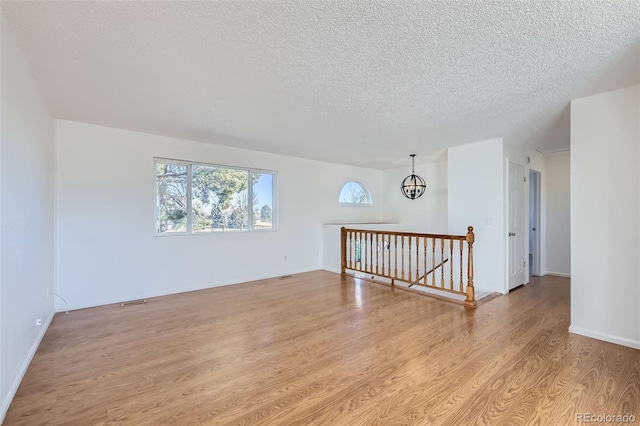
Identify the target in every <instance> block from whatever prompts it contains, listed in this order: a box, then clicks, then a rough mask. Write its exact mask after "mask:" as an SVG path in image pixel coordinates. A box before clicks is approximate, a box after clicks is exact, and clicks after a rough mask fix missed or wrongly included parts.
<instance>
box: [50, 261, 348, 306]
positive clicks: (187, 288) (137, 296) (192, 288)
mask: <svg viewBox="0 0 640 426" xmlns="http://www.w3.org/2000/svg"><path fill="white" fill-rule="evenodd" d="M317 270H319V269H293V270H288V271H283V272H281V273H279V274H278V275H273V276H269V277H264V276H260V275H256V276H249V277H244V278H243V279H242V280H236V281H227V282H222V283H207V284H200V285H194V286H185V287H180V288H172V289H164V290H160V291H150V292H141V293H133V294H125V295H121V296H118V297H113V298H108V299H102V300H91V301H87V302H84V303H80V304H77V303H73V302H71V303H70V304H69V307H68V309H69V311H75V310H78V309H86V308H95V307H97V306H104V305H113V304H120V303H122V302H126V301H129V300H139V299H151V298H154V297H161V296H170V295H172V294H180V293H189V292H191V291H199V290H208V289H211V288H216V287H225V286H229V285H236V284H246V283H250V282H253V281H261V280H269V279H272V278H277V277H280V276H283V275H295V274H303V273H305V272H312V271H317ZM338 273H340V272H338ZM63 297H64V296H63ZM56 302H57V301H56ZM57 303H58V302H57ZM55 307H56V312H64V311H65V307H64V306H63V305H61V304H60V303H58V304H56V305H55Z"/></svg>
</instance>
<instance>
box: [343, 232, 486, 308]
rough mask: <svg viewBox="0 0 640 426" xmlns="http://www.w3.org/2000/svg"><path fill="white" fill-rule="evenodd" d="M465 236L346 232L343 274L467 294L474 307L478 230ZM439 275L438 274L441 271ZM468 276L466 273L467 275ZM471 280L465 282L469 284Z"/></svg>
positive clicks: (344, 234) (392, 283)
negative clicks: (474, 248) (359, 273)
mask: <svg viewBox="0 0 640 426" xmlns="http://www.w3.org/2000/svg"><path fill="white" fill-rule="evenodd" d="M467 231H468V232H467V234H466V235H442V234H417V233H411V232H393V231H372V230H364V229H349V228H344V227H343V228H342V230H341V239H340V240H341V243H340V246H341V247H340V252H341V256H340V258H341V272H342V274H343V275H344V274H345V273H346V272H347V270H349V271H353V272H362V273H365V274H368V275H373V276H377V277H380V278H386V279H390V280H391V285H392V286H394V285H395V281H401V282H406V283H408V284H409V287H412V286H414V285H417V286H421V287H426V288H430V289H435V290H439V291H445V292H449V293H454V294H461V295H464V296H466V299H465V301H464V306H465V307H467V308H475V307H476V306H478V303H477V301H476V300H475V288H474V286H473V243H474V241H475V235H474V233H473V227H472V226H469V227H468V228H467ZM438 271H439V273H438ZM465 272H466V273H465ZM454 278H455V279H454ZM465 278H466V282H465Z"/></svg>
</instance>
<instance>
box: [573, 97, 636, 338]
mask: <svg viewBox="0 0 640 426" xmlns="http://www.w3.org/2000/svg"><path fill="white" fill-rule="evenodd" d="M639 163H640V86H633V87H629V88H626V89H620V90H615V91H612V92H607V93H602V94H600V95H596V96H590V97H587V98H582V99H577V100H575V101H573V102H572V103H571V253H572V256H571V327H570V328H569V331H571V332H573V333H578V334H583V335H586V336H590V337H595V338H598V339H602V340H607V341H612V342H614V343H620V344H624V345H628V346H631V347H635V348H638V349H640V310H639V309H638V305H639V304H640V274H639V272H640V271H639V266H638V264H639V263H640V238H639V237H640V224H639V222H640V219H639V218H640V173H639V172H638V164H639Z"/></svg>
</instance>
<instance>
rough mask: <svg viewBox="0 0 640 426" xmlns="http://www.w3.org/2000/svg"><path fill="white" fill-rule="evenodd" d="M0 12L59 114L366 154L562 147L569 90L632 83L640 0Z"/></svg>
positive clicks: (341, 155)
mask: <svg viewBox="0 0 640 426" xmlns="http://www.w3.org/2000/svg"><path fill="white" fill-rule="evenodd" d="M2 9H3V14H4V16H5V19H6V21H7V22H8V24H9V26H10V27H11V28H12V30H13V32H14V33H15V34H16V38H17V39H18V42H19V43H20V45H21V47H22V49H23V51H24V52H25V55H26V57H27V60H28V61H29V63H30V65H31V67H32V70H33V73H34V75H35V77H36V80H37V82H38V84H39V87H40V89H41V91H42V93H43V94H44V96H45V98H46V100H47V103H48V105H49V107H50V109H51V112H52V114H53V115H54V116H56V117H58V118H64V119H69V120H76V121H83V122H88V123H96V124H101V125H106V126H113V127H120V128H125V129H132V130H139V131H144V132H150V133H156V134H162V135H167V136H175V137H182V138H187V139H194V140H199V141H203V142H214V143H218V144H225V145H232V146H237V147H243V148H249V149H255V150H260V151H267V152H274V153H282V154H288V155H293V156H299V157H306V158H314V159H318V160H327V161H333V162H340V163H347V164H354V165H361V166H367V167H374V168H390V167H396V166H398V165H403V164H407V165H408V164H409V159H408V157H407V155H408V154H410V153H417V154H418V155H422V158H423V159H424V158H427V157H428V155H435V154H437V153H438V150H442V149H444V148H446V147H448V146H453V145H459V144H464V143H470V142H475V141H479V140H483V139H488V138H493V137H501V136H503V137H505V139H506V141H507V143H513V144H522V145H526V146H528V147H531V148H534V149H538V150H540V151H542V152H552V151H557V150H565V149H567V148H568V146H569V113H568V111H569V110H568V103H569V101H570V100H571V99H575V98H578V97H582V96H586V95H591V94H595V93H599V92H603V91H606V90H612V89H616V88H620V87H624V86H628V85H631V84H637V83H638V82H640V0H615V1H601V0H590V1H567V0H560V1H551V0H544V1H533V2H527V1H491V2H489V1H477V0H473V1H421V2H407V1H397V2H373V1H369V0H357V1H344V2H334V1H332V2H328V1H327V2H325V1H321V2H306V1H305V2H299V1H276V2H257V1H251V2H249V1H246V2H245V1H235V2H177V1H176V2H157V1H153V2H143V1H133V2H95V1H85V2H61V1H57V2H54V1H50V2H28V1H21V2H13V1H2ZM419 158H420V157H419Z"/></svg>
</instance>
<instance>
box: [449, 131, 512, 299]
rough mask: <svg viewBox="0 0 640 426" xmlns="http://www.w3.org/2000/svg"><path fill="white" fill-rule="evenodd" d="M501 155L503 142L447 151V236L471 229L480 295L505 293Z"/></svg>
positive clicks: (483, 143)
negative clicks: (474, 238) (473, 236)
mask: <svg viewBox="0 0 640 426" xmlns="http://www.w3.org/2000/svg"><path fill="white" fill-rule="evenodd" d="M504 155H505V153H504V143H503V140H502V138H499V139H491V140H488V141H483V142H477V143H473V144H469V145H463V146H457V147H454V148H449V150H448V162H449V164H448V177H449V191H448V221H449V233H450V234H459V235H463V234H465V233H466V229H467V226H469V225H471V226H473V227H474V232H475V234H476V243H475V244H474V268H475V279H474V284H475V286H476V288H477V289H478V290H479V291H480V290H483V291H497V292H501V293H505V292H506V291H507V288H506V224H505V217H506V216H505V208H506V204H505V180H504V179H505V177H504V167H505V163H504V158H505V157H504Z"/></svg>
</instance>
